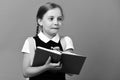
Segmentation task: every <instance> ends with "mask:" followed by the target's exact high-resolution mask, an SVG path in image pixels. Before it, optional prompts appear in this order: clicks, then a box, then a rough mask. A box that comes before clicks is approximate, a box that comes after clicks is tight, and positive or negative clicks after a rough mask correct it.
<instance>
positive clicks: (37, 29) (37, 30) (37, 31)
mask: <svg viewBox="0 0 120 80" xmlns="http://www.w3.org/2000/svg"><path fill="white" fill-rule="evenodd" d="M39 28H40V27H39V25H38V24H37V28H36V36H37V35H38V33H39V31H40V29H39Z"/></svg>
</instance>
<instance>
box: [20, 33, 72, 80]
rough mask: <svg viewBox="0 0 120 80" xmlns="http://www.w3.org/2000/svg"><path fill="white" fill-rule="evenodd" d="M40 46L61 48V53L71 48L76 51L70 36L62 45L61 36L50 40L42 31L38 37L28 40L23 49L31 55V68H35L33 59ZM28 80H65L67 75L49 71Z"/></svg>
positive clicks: (57, 71) (57, 35)
mask: <svg viewBox="0 0 120 80" xmlns="http://www.w3.org/2000/svg"><path fill="white" fill-rule="evenodd" d="M38 46H41V47H44V48H48V49H52V48H53V47H59V49H60V50H61V51H64V50H67V49H69V48H72V49H74V47H73V43H72V40H71V38H70V37H68V36H66V37H64V39H63V43H62V44H61V38H60V36H59V34H56V36H55V37H53V38H52V39H49V38H48V37H47V36H45V35H44V34H43V33H42V32H41V31H40V33H39V34H38V35H37V36H34V37H29V38H27V39H26V41H25V43H24V46H23V48H22V52H23V53H28V54H31V56H30V59H31V66H34V65H33V62H34V60H33V58H34V56H35V49H36V47H38ZM34 63H35V62H34ZM27 80H65V73H62V72H59V70H54V71H51V70H48V71H45V72H43V73H41V74H39V75H37V76H34V77H31V78H27Z"/></svg>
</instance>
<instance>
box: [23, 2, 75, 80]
mask: <svg viewBox="0 0 120 80" xmlns="http://www.w3.org/2000/svg"><path fill="white" fill-rule="evenodd" d="M63 19H64V15H63V10H62V8H61V7H60V6H59V5H57V4H55V3H50V2H48V3H46V4H45V5H43V6H41V7H40V8H39V10H38V13H37V16H36V20H37V30H36V36H34V37H28V38H27V39H26V41H25V43H24V45H23V48H22V53H24V54H23V55H24V57H23V75H24V77H25V78H27V79H28V80H65V73H62V72H59V70H60V69H61V65H60V62H58V63H51V57H49V58H48V60H47V61H46V63H45V64H44V65H42V66H36V67H35V66H32V63H33V62H34V60H33V58H34V55H35V49H36V47H38V46H41V47H44V48H48V49H55V50H58V51H59V50H60V51H70V52H71V51H73V49H74V47H73V43H72V40H71V38H70V37H68V36H65V37H62V38H61V37H60V36H59V34H58V31H59V29H60V28H61V25H62V22H63Z"/></svg>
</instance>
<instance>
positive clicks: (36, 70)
mask: <svg viewBox="0 0 120 80" xmlns="http://www.w3.org/2000/svg"><path fill="white" fill-rule="evenodd" d="M50 61H51V57H49V58H48V60H47V61H46V63H45V64H44V65H43V66H39V67H32V66H31V64H30V63H31V61H30V54H28V53H24V57H23V75H24V77H25V78H28V77H33V76H36V75H38V74H41V73H43V72H45V71H47V70H59V69H61V67H58V66H59V65H60V63H50Z"/></svg>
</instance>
